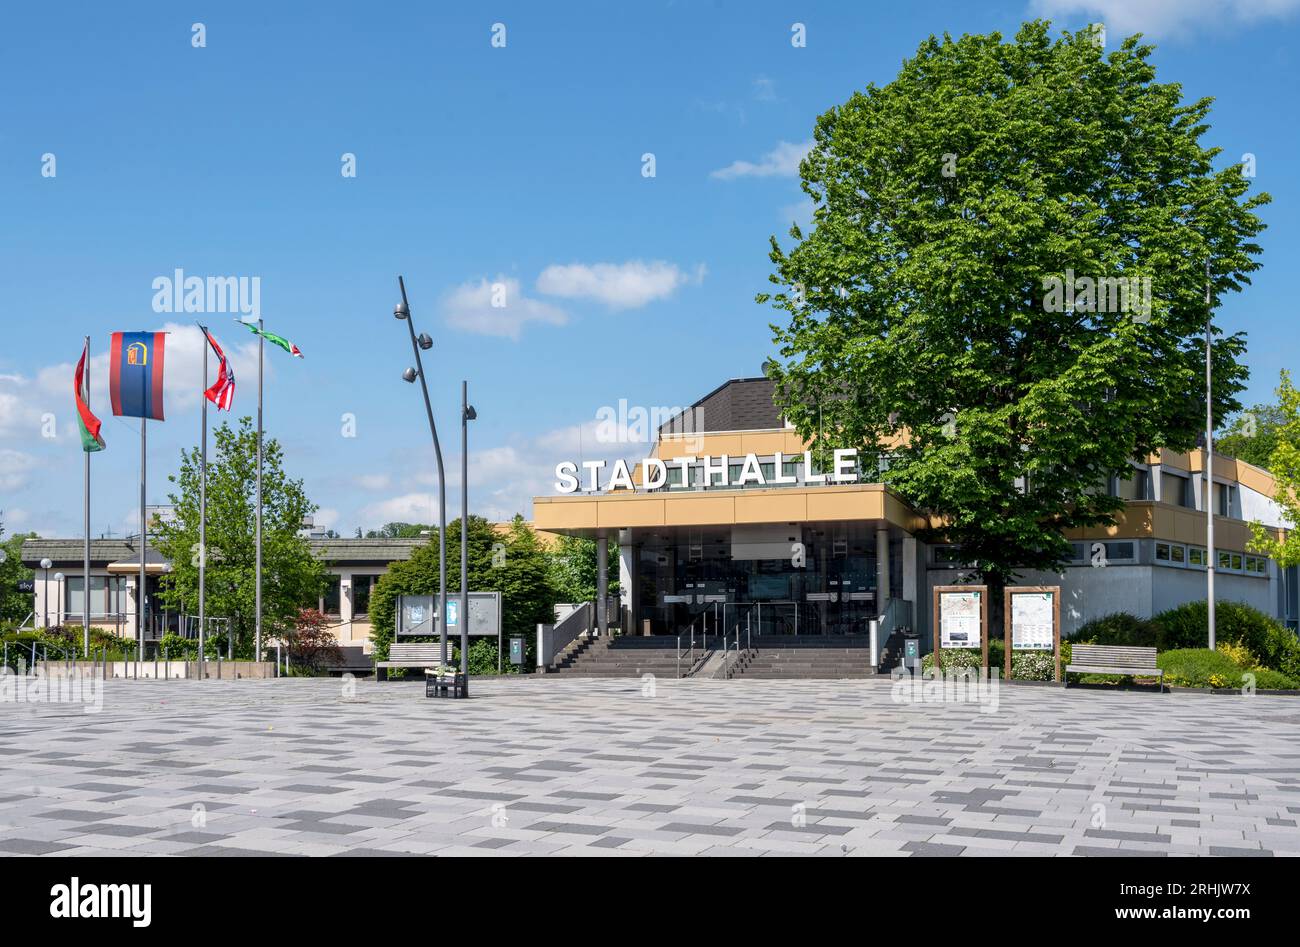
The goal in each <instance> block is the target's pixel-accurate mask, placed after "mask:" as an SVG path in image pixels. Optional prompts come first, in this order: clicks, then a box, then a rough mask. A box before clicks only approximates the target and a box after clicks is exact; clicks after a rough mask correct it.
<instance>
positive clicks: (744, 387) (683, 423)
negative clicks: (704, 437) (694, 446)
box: [659, 377, 785, 434]
mask: <svg viewBox="0 0 1300 947" xmlns="http://www.w3.org/2000/svg"><path fill="white" fill-rule="evenodd" d="M775 394H776V383H775V382H773V381H772V379H770V378H764V377H759V378H733V379H731V380H730V381H727V382H724V383H722V384H721V385H719V386H718V387H717V388H714V389H713V390H712V391H710V392H709V393H708V394H707V395H705V396H704V397H703V398H701V399H700V400H699V401H697V402H695V404H693V405H691V406H690V407H689V408H687V409H686V410H685V411H683V412H681V413H680V414H677V415H675V416H674V417H673V418H671V419H670V420H668V421H665V422H664V423H663V424H662V425H660V426H659V433H660V434H704V433H707V432H709V431H770V430H772V429H774V428H780V427H784V426H785V422H784V421H783V420H782V419H781V411H780V409H778V408H777V406H776V404H775V403H774V402H773V400H772V399H773V396H774V395H775Z"/></svg>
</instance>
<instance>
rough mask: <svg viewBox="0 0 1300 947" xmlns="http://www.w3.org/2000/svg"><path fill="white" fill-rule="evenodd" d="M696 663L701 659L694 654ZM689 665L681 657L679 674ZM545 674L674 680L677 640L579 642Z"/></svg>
mask: <svg viewBox="0 0 1300 947" xmlns="http://www.w3.org/2000/svg"><path fill="white" fill-rule="evenodd" d="M695 656H696V659H697V661H698V660H699V659H700V658H701V657H702V656H703V655H702V652H700V651H698V650H697V651H696V652H695ZM690 670H691V669H690V665H689V662H688V660H687V658H686V656H685V655H683V657H682V663H681V672H682V676H683V677H686V676H688V675H689V674H690ZM548 673H551V674H559V675H560V676H562V677H640V676H641V675H643V674H653V675H654V676H655V677H665V678H674V677H676V676H677V639H676V638H670V637H667V636H661V637H648V638H644V637H643V638H628V637H619V638H609V637H601V638H580V639H578V640H577V641H575V642H574V643H573V644H571V645H569V647H567V648H565V650H564V651H563V652H561V654H560V656H559V658H558V659H557V660H556V662H555V664H554V666H552V667H551V668H550V669H548Z"/></svg>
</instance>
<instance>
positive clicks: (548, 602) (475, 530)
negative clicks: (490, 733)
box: [370, 516, 557, 660]
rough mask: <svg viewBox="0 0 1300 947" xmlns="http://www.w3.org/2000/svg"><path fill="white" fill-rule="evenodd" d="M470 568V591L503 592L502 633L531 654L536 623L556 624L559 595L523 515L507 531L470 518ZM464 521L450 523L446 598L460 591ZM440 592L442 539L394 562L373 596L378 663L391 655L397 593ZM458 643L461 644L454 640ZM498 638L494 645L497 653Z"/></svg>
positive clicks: (371, 635) (480, 519) (487, 522)
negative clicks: (521, 641)
mask: <svg viewBox="0 0 1300 947" xmlns="http://www.w3.org/2000/svg"><path fill="white" fill-rule="evenodd" d="M468 533H469V549H468V556H467V558H468V562H467V568H468V573H469V583H468V584H469V590H470V591H471V592H500V593H501V608H502V620H501V626H502V632H503V634H504V635H505V636H507V637H509V636H510V635H523V636H524V641H525V643H526V646H527V647H528V649H529V650H530V651H531V649H532V647H533V642H534V639H535V632H536V630H537V625H538V624H539V623H542V622H551V621H554V620H555V602H556V601H557V600H556V597H555V591H554V589H553V588H552V586H551V583H550V581H549V578H548V572H547V561H546V555H545V554H544V553H543V551H542V549H541V546H540V544H539V543H538V541H537V534H536V533H534V532H533V531H532V529H531V528H530V527H529V526H528V524H527V523H526V522H524V519H523V518H522V517H519V516H516V517H515V518H514V520H513V522H511V524H510V529H509V530H508V531H507V532H505V533H498V532H497V531H496V530H495V529H494V528H493V526H492V523H491V522H490V521H489V520H486V519H484V518H483V517H481V516H470V518H469V530H468ZM460 543H461V528H460V520H459V519H455V520H453V521H452V522H451V523H449V524H447V595H448V596H449V597H451V596H453V595H454V594H455V593H457V592H459V591H460ZM437 593H438V537H437V535H436V531H435V535H433V536H432V537H430V539H429V542H427V543H426V544H424V545H423V546H419V547H417V548H416V549H415V551H414V552H413V553H412V554H411V558H410V559H408V560H406V561H405V562H395V563H393V564H392V565H391V566H390V567H389V569H388V572H386V573H385V574H384V575H383V576H382V577H381V578H380V580H379V582H378V584H377V585H376V586H375V589H374V591H373V592H372V593H371V596H370V622H371V633H370V638H371V640H372V641H373V642H374V644H375V654H376V655H377V656H378V659H379V660H383V659H384V658H385V657H387V656H388V646H389V645H390V644H391V643H392V641H393V631H394V618H395V613H396V607H397V596H398V595H436V594H437ZM455 643H456V644H457V645H459V642H458V641H457V642H455ZM495 646H496V641H495V639H493V640H492V642H491V647H492V648H493V649H495Z"/></svg>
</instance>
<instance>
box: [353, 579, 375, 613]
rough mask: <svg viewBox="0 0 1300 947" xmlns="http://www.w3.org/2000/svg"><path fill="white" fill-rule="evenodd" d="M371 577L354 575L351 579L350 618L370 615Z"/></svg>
mask: <svg viewBox="0 0 1300 947" xmlns="http://www.w3.org/2000/svg"><path fill="white" fill-rule="evenodd" d="M374 578H375V577H374V576H371V575H354V576H353V577H352V617H353V618H364V617H365V616H366V615H369V614H370V583H371V582H372V581H374Z"/></svg>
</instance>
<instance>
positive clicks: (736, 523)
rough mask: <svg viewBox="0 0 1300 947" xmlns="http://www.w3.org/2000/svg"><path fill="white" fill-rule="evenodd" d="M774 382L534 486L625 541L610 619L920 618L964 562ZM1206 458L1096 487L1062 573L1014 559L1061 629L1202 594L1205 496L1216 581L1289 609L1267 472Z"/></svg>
mask: <svg viewBox="0 0 1300 947" xmlns="http://www.w3.org/2000/svg"><path fill="white" fill-rule="evenodd" d="M772 398H773V386H772V382H771V381H770V380H768V379H766V378H747V379H735V380H732V381H730V382H728V383H726V384H724V385H722V386H721V387H719V388H717V389H715V390H714V391H713V392H710V393H709V394H708V395H706V396H705V397H704V398H702V399H701V400H700V401H698V402H696V403H695V404H694V405H692V407H691V408H690V409H688V410H686V411H684V412H682V413H681V414H680V415H678V416H677V417H676V418H674V419H673V420H672V421H670V422H668V423H666V424H665V425H664V426H663V427H662V428H661V429H660V430H659V432H658V438H657V440H656V442H655V443H654V445H653V448H652V450H651V452H650V454H649V455H648V456H647V457H646V458H645V459H644V460H643V461H641V462H640V463H638V464H636V465H635V466H634V467H632V468H631V469H628V467H627V465H625V464H622V462H619V463H617V464H615V465H611V466H607V465H602V464H600V463H599V462H596V461H587V462H584V463H581V464H579V463H576V462H570V463H562V464H560V465H558V466H557V469H556V492H557V495H553V496H545V497H537V498H535V499H534V501H533V512H534V522H535V525H536V527H537V528H538V529H543V530H547V531H550V532H554V533H569V534H574V535H580V536H586V537H590V538H594V539H596V540H597V542H598V543H600V544H602V545H606V544H609V543H617V545H618V549H619V563H620V569H619V571H620V575H619V580H620V589H621V596H622V609H621V611H622V614H621V615H620V616H618V619H617V620H618V621H619V622H621V623H622V624H623V625H624V627H625V630H626V631H627V632H629V633H633V634H671V635H676V634H682V633H687V632H689V630H690V629H692V628H694V629H697V630H704V629H707V628H710V627H712V628H713V629H723V630H726V631H728V632H731V631H735V630H741V631H743V630H749V631H750V632H751V633H753V634H764V635H861V634H866V633H867V628H868V623H869V622H870V621H871V619H873V618H876V617H884V616H889V617H890V618H891V620H892V621H893V622H894V623H895V624H898V623H908V624H914V625H915V627H917V628H920V629H927V628H928V627H929V603H930V601H931V591H932V589H933V588H934V587H935V586H936V585H951V584H959V583H960V582H961V581H963V580H964V579H966V578H968V577H969V574H970V570H969V569H968V568H966V567H965V565H964V564H963V562H962V560H961V551H960V549H957V548H954V547H952V546H947V545H941V544H929V543H926V542H924V541H922V539H921V538H919V537H920V535H921V534H923V532H924V530H925V528H926V527H927V526H929V525H931V524H930V523H928V522H927V521H926V519H925V518H924V517H922V516H921V515H920V514H919V513H918V512H917V511H915V510H913V509H912V508H911V507H910V506H908V504H907V503H906V502H904V501H903V500H902V499H901V498H900V497H899V496H897V495H896V494H895V493H894V492H893V491H892V490H891V489H890V487H889V486H888V485H887V484H885V483H882V482H880V478H879V472H878V470H877V469H876V468H875V466H872V467H871V469H867V470H864V469H862V464H861V462H860V460H859V458H858V457H857V454H856V452H855V451H850V450H844V451H836V452H835V454H834V459H833V462H832V463H831V464H830V465H829V469H827V470H822V469H820V468H819V467H818V466H817V465H816V463H815V461H814V459H813V458H812V457H811V455H810V454H809V452H807V450H806V447H807V445H805V444H804V442H803V441H802V439H801V438H800V437H799V436H798V435H797V434H796V432H795V431H794V430H793V429H791V428H790V427H789V426H788V425H786V424H785V423H784V421H783V420H782V418H781V417H780V414H779V411H778V410H777V408H776V407H775V406H774V405H773V400H772ZM1203 465H1204V455H1203V453H1202V452H1201V451H1193V452H1191V453H1189V454H1180V453H1177V452H1174V451H1161V452H1160V453H1159V454H1158V455H1156V456H1153V457H1151V458H1147V459H1146V460H1144V461H1142V462H1136V463H1134V464H1133V468H1132V474H1131V476H1129V477H1128V478H1127V479H1122V480H1116V481H1114V482H1112V483H1110V484H1109V485H1106V486H1105V487H1104V488H1105V489H1109V490H1110V492H1111V493H1112V494H1113V495H1115V496H1118V497H1121V498H1123V499H1124V501H1125V505H1124V509H1123V510H1122V511H1121V512H1120V514H1119V516H1118V517H1117V521H1116V523H1115V525H1113V526H1110V527H1105V528H1096V529H1081V530H1073V531H1070V532H1069V533H1068V534H1067V538H1068V539H1069V540H1070V541H1071V543H1072V548H1073V558H1072V561H1071V562H1070V563H1069V564H1068V565H1067V566H1066V567H1065V568H1064V569H1063V570H1062V571H1061V572H1060V573H1059V574H1058V573H1042V572H1026V573H1024V574H1023V575H1022V576H1021V578H1020V579H1019V582H1020V583H1021V584H1032V585H1060V586H1061V587H1062V611H1061V617H1062V626H1063V627H1062V631H1063V633H1065V634H1069V633H1071V632H1073V631H1074V630H1075V629H1077V628H1078V627H1079V626H1080V625H1082V624H1083V623H1085V622H1087V621H1089V620H1091V619H1093V618H1097V617H1100V616H1102V615H1105V614H1109V613H1112V612H1116V611H1127V612H1131V613H1133V614H1135V615H1139V616H1150V615H1152V614H1155V613H1156V612H1159V611H1161V610H1163V609H1166V608H1169V607H1172V606H1174V605H1178V604H1180V603H1182V602H1187V601H1192V600H1195V599H1203V598H1204V597H1205V564H1206V561H1207V556H1208V553H1207V551H1206V549H1205V543H1204V538H1205V519H1206V514H1205V504H1206V502H1210V503H1213V504H1214V508H1215V513H1216V517H1217V518H1216V542H1217V544H1218V550H1217V557H1218V560H1217V562H1218V572H1217V581H1216V593H1217V594H1216V597H1217V598H1219V599H1222V600H1235V601H1241V602H1245V603H1248V604H1250V605H1253V606H1254V607H1256V608H1259V609H1261V610H1263V611H1265V612H1267V613H1269V614H1272V615H1274V616H1276V617H1278V618H1279V619H1281V620H1283V621H1284V622H1286V623H1287V624H1288V625H1289V626H1290V627H1292V628H1295V627H1296V624H1297V618H1300V607H1298V605H1300V603H1297V584H1296V570H1295V569H1294V568H1292V569H1289V570H1285V571H1284V570H1280V569H1279V568H1278V567H1277V564H1276V563H1274V562H1272V561H1271V560H1269V559H1267V558H1266V557H1262V556H1257V555H1255V554H1253V553H1250V552H1249V551H1248V550H1247V544H1248V540H1249V538H1250V530H1249V526H1248V524H1249V522H1250V521H1252V520H1256V521H1259V522H1262V523H1264V524H1265V525H1267V526H1271V527H1275V528H1280V527H1282V526H1283V522H1282V519H1281V516H1280V511H1279V509H1278V507H1277V505H1276V504H1275V503H1274V502H1273V500H1272V496H1273V489H1274V485H1273V480H1272V478H1271V477H1270V476H1269V475H1268V473H1267V472H1266V471H1263V470H1261V469H1259V468H1257V467H1253V466H1251V465H1250V464H1246V463H1244V462H1242V461H1238V460H1234V459H1232V458H1228V457H1216V458H1215V465H1214V471H1213V478H1212V479H1213V490H1212V491H1211V492H1210V494H1209V496H1208V497H1207V495H1206V493H1205V491H1204V488H1203V481H1202V474H1203ZM597 558H598V561H599V562H601V563H603V562H604V561H605V560H604V557H602V556H599V555H598V557H597ZM612 621H613V619H612V618H611V622H612Z"/></svg>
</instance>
